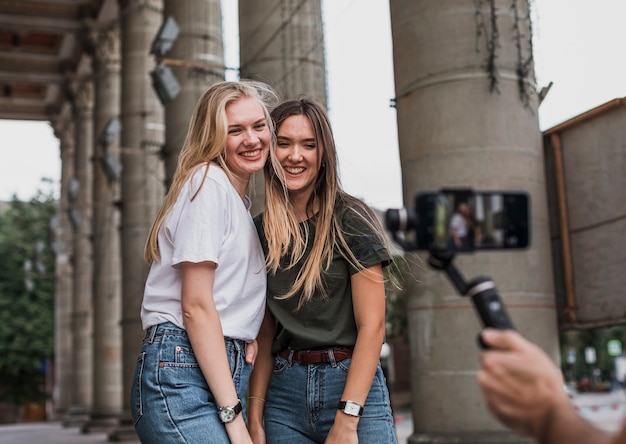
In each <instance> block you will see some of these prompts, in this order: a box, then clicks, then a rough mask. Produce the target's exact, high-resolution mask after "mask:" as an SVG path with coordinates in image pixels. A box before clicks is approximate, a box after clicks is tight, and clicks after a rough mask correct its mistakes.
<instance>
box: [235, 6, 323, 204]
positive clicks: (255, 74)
mask: <svg viewBox="0 0 626 444" xmlns="http://www.w3.org/2000/svg"><path fill="white" fill-rule="evenodd" d="M277 3H278V4H277ZM239 46H240V60H241V69H240V77H241V78H252V79H256V80H261V81H263V82H266V83H268V84H270V85H272V86H273V87H274V89H275V90H276V91H277V92H278V93H279V95H280V97H281V99H282V100H286V99H293V98H296V97H297V96H298V95H300V94H303V95H307V96H310V97H313V98H315V99H317V100H318V101H320V102H322V103H323V104H326V60H325V57H324V27H323V22H322V6H321V1H320V0H309V1H306V2H293V1H289V0H280V1H279V2H276V1H275V0H239ZM251 186H253V187H254V191H253V193H252V196H251V197H252V208H251V209H250V211H251V213H252V214H253V215H254V214H256V213H258V212H260V211H261V210H262V209H263V198H264V196H265V191H264V185H263V172H258V173H256V174H255V175H254V177H253V181H252V183H251Z"/></svg>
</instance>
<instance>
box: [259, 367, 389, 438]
mask: <svg viewBox="0 0 626 444" xmlns="http://www.w3.org/2000/svg"><path fill="white" fill-rule="evenodd" d="M350 362H351V358H348V359H344V360H343V361H337V362H331V363H328V364H308V365H306V364H297V363H290V362H289V360H288V359H285V358H282V357H280V356H277V357H276V358H275V361H274V370H273V374H272V378H271V380H270V385H269V388H268V393H267V396H266V405H265V413H264V418H265V432H266V437H267V443H268V444H293V443H298V444H309V443H311V444H312V443H323V442H324V441H325V439H326V436H327V435H328V432H329V431H330V428H331V427H332V425H333V422H334V418H335V414H336V412H337V403H338V402H339V401H340V400H341V399H340V398H341V394H342V393H343V389H344V386H345V384H346V378H347V376H348V369H349V368H350ZM357 432H358V435H359V444H395V443H396V434H395V428H394V423H393V415H392V413H391V407H390V402H389V392H388V391H387V386H386V384H385V378H384V376H383V372H382V368H381V366H380V365H379V366H378V369H377V371H376V375H375V376H374V380H373V382H372V387H371V389H370V392H369V394H368V396H367V400H366V401H365V408H364V411H363V416H362V417H361V419H360V420H359V426H358V429H357Z"/></svg>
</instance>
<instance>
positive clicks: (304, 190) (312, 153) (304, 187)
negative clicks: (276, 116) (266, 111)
mask: <svg viewBox="0 0 626 444" xmlns="http://www.w3.org/2000/svg"><path fill="white" fill-rule="evenodd" d="M276 142H277V145H276V159H277V160H278V163H279V164H280V166H281V167H282V169H283V172H284V174H285V181H286V185H287V189H288V190H289V194H290V196H291V198H292V199H294V200H298V201H300V202H306V201H307V200H308V198H309V196H310V195H311V193H312V192H313V190H314V188H315V180H316V178H317V175H318V173H319V163H320V162H319V159H320V156H321V151H322V148H323V147H321V146H318V144H317V141H316V140H315V133H314V132H313V128H312V126H311V122H309V119H307V118H306V117H305V116H303V115H294V116H291V117H288V118H287V119H285V120H284V121H283V122H282V124H281V125H280V127H279V128H278V129H277V131H276Z"/></svg>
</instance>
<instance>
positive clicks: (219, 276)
mask: <svg viewBox="0 0 626 444" xmlns="http://www.w3.org/2000/svg"><path fill="white" fill-rule="evenodd" d="M275 98H276V96H275V94H274V93H273V91H272V90H271V89H270V88H269V87H267V85H264V84H262V83H257V82H251V81H240V82H220V83H217V84H215V85H213V86H211V87H210V88H209V89H208V90H207V91H206V92H205V93H204V94H203V96H202V97H201V98H200V100H199V101H198V103H197V105H196V108H195V110H194V113H193V116H192V119H191V122H190V125H189V131H188V134H187V137H186V140H185V143H184V146H183V148H182V151H181V153H180V158H179V161H178V166H177V170H176V173H175V175H174V178H173V181H172V185H171V188H170V190H169V192H168V194H167V196H166V197H165V200H164V203H163V206H162V207H161V210H160V212H159V214H158V215H157V217H156V220H155V221H154V224H153V226H152V229H151V231H150V235H149V237H148V240H147V243H146V247H145V252H144V257H145V259H146V261H148V262H149V263H150V264H151V268H150V272H149V275H148V278H147V281H146V286H145V291H144V297H143V303H142V307H141V320H142V324H143V328H144V329H145V330H146V336H145V339H144V341H143V346H142V349H141V353H140V354H139V357H138V360H137V367H136V371H135V377H134V381H133V387H132V398H131V413H132V417H133V422H134V425H135V429H136V431H137V434H138V436H139V438H140V439H141V441H142V442H144V443H164V442H166V443H178V442H179V443H206V442H211V443H229V442H236V443H250V442H251V438H250V435H249V433H248V431H247V428H246V425H245V422H244V413H243V412H244V411H245V410H244V406H243V405H242V402H243V401H244V396H245V393H246V390H247V386H248V379H249V376H250V372H251V370H252V362H253V360H254V354H255V353H256V342H255V339H256V337H257V333H258V331H259V327H260V325H261V321H262V319H263V314H264V311H265V289H266V279H265V270H264V257H263V251H262V249H261V245H260V243H259V239H258V236H257V233H256V230H255V227H254V223H253V221H252V217H251V215H250V213H249V208H250V200H249V199H248V197H247V196H246V192H247V189H248V183H249V181H250V177H251V176H252V174H253V173H255V172H257V171H259V170H261V168H263V165H264V164H265V162H266V160H267V156H268V153H269V151H270V148H271V147H272V146H273V144H274V142H273V140H274V136H273V126H272V122H271V119H270V116H269V113H268V108H267V106H268V105H267V103H268V102H267V101H268V100H275Z"/></svg>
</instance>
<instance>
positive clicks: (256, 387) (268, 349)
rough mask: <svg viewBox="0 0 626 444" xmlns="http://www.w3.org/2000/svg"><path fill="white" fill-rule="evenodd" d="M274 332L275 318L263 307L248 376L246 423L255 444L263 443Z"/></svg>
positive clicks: (272, 360) (272, 365) (272, 361)
mask: <svg viewBox="0 0 626 444" xmlns="http://www.w3.org/2000/svg"><path fill="white" fill-rule="evenodd" d="M275 332H276V320H275V319H274V316H273V315H272V314H271V313H270V311H269V309H267V308H266V309H265V317H264V318H263V323H262V324H261V329H260V330H259V336H258V337H257V342H258V345H259V351H258V355H257V359H256V362H255V364H254V370H253V371H252V375H251V376H250V386H249V390H248V392H249V396H248V400H249V402H248V424H249V428H250V435H251V436H252V441H253V442H254V443H255V444H265V442H266V441H265V427H264V426H263V410H264V408H265V398H266V396H267V386H268V385H269V382H270V378H271V377H272V369H273V368H274V357H273V355H272V342H273V339H274V333H275Z"/></svg>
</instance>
